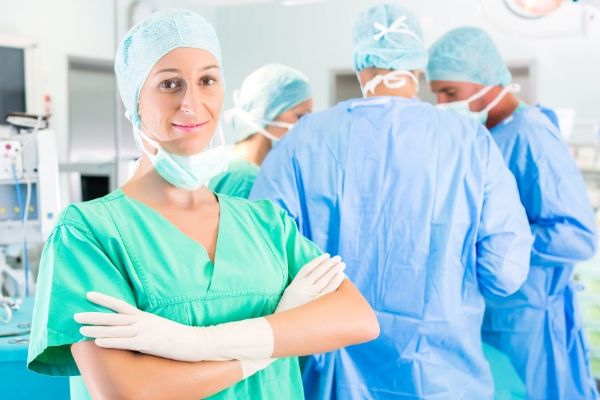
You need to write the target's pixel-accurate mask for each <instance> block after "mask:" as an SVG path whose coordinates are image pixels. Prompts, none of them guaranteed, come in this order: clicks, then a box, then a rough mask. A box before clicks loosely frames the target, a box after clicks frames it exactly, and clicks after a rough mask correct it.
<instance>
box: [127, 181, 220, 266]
mask: <svg viewBox="0 0 600 400" xmlns="http://www.w3.org/2000/svg"><path fill="white" fill-rule="evenodd" d="M116 191H117V192H118V193H119V194H120V195H121V196H122V197H123V198H124V199H126V200H127V201H130V202H132V203H134V204H136V205H138V206H140V207H142V208H144V209H145V210H147V211H148V213H149V214H152V215H153V216H154V217H155V218H156V219H158V220H159V221H161V223H163V224H165V225H168V226H169V227H170V228H171V229H172V230H175V231H177V232H178V233H179V235H180V236H182V237H183V238H184V239H185V240H186V241H188V242H190V243H192V244H193V245H195V246H196V247H198V248H199V249H200V251H201V252H202V253H203V254H204V255H205V256H206V259H207V260H208V262H209V263H210V264H211V265H212V266H213V267H214V266H215V264H216V263H217V259H220V257H219V254H220V251H219V247H220V242H221V231H222V230H223V216H224V215H226V214H227V213H226V212H225V213H224V212H223V205H224V204H225V203H226V201H223V200H224V199H223V198H221V197H220V196H219V194H217V193H215V192H212V193H213V194H214V195H215V197H216V198H217V202H218V203H219V222H218V224H217V240H216V243H215V258H214V260H211V259H210V256H209V254H208V251H207V250H206V248H205V247H204V245H202V243H200V242H198V241H197V240H194V239H192V238H191V237H189V236H188V235H186V234H185V233H184V232H183V231H182V230H181V229H179V227H178V226H177V225H175V224H174V223H173V222H171V221H170V220H169V219H168V218H166V217H165V216H164V215H162V214H161V213H160V212H158V211H157V210H155V209H154V208H152V207H150V206H149V205H148V204H146V203H144V202H143V201H140V200H137V199H135V198H133V197H131V196H128V195H127V194H126V193H125V192H124V191H123V189H122V188H120V187H119V188H117V190H116Z"/></svg>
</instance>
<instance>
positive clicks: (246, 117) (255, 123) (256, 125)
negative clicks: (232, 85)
mask: <svg viewBox="0 0 600 400" xmlns="http://www.w3.org/2000/svg"><path fill="white" fill-rule="evenodd" d="M232 113H234V114H235V115H236V116H237V117H239V118H240V119H241V120H242V121H244V122H245V123H246V124H248V125H250V126H251V127H252V128H253V129H255V130H256V132H258V133H260V134H261V135H263V136H264V137H266V138H267V139H270V140H271V143H272V144H273V145H275V143H277V142H279V141H280V140H281V138H278V137H277V136H275V135H273V134H272V133H271V132H269V131H268V130H266V129H265V128H264V125H269V126H275V127H277V128H284V129H287V130H288V131H289V130H290V129H292V128H293V127H294V125H295V124H292V123H289V122H283V121H266V120H262V119H259V120H257V119H256V117H254V116H253V115H252V114H250V113H249V112H247V111H245V110H243V109H241V108H239V107H236V108H234V109H233V110H232Z"/></svg>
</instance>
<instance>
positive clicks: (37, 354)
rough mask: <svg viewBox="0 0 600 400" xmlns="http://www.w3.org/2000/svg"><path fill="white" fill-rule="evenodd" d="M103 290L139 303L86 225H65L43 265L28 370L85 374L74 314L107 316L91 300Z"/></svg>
mask: <svg viewBox="0 0 600 400" xmlns="http://www.w3.org/2000/svg"><path fill="white" fill-rule="evenodd" d="M93 290H95V291H101V292H102V293H106V294H108V295H111V296H115V297H118V298H120V299H123V300H125V301H127V302H129V303H130V304H135V301H134V299H133V294H132V290H131V286H130V285H129V284H128V280H127V279H126V277H125V274H124V273H123V271H122V270H120V269H119V268H118V267H117V266H116V265H115V263H113V262H112V261H111V258H110V257H109V255H108V254H107V252H106V251H105V250H104V249H103V248H102V246H101V245H100V244H99V243H98V241H97V240H96V239H95V236H94V235H93V234H92V233H91V232H90V231H89V229H88V228H86V227H84V226H81V227H80V226H73V225H67V224H60V223H59V225H58V226H57V227H56V228H55V230H54V232H53V233H52V235H51V236H50V238H49V239H48V241H47V242H46V245H45V247H44V250H43V252H42V257H41V261H40V270H39V274H38V281H37V293H36V299H35V307H34V311H33V322H32V328H31V335H30V344H29V354H28V360H27V365H28V368H29V369H31V370H32V371H35V372H38V373H42V374H47V375H79V370H78V369H77V365H76V364H75V361H74V360H73V357H72V355H71V349H70V345H71V344H73V343H77V342H80V341H83V340H86V338H85V337H84V336H82V335H81V334H80V333H79V328H80V325H79V324H78V323H76V322H75V320H74V319H73V314H75V313H77V312H83V311H104V312H105V311H106V309H103V308H102V307H99V306H96V305H94V304H92V303H90V302H89V301H88V300H87V299H86V293H87V292H89V291H93Z"/></svg>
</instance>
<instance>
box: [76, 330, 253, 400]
mask: <svg viewBox="0 0 600 400" xmlns="http://www.w3.org/2000/svg"><path fill="white" fill-rule="evenodd" d="M71 352H72V353H73V357H74V358H75V361H76V362H77V366H78V367H79V370H80V372H81V374H82V376H83V379H84V381H85V384H86V387H87V389H88V391H89V392H90V395H91V397H92V399H94V400H96V399H99V400H104V399H111V400H113V399H151V400H162V399H181V400H185V399H190V400H192V399H193V400H197V399H200V398H204V397H208V396H211V395H213V394H215V393H217V392H220V391H221V390H223V389H225V388H227V387H229V386H231V385H233V384H235V383H236V382H238V381H240V380H241V379H242V369H241V366H240V362H239V361H225V362H195V363H190V362H181V361H173V360H168V359H165V358H160V357H154V356H149V355H146V354H141V353H135V352H132V351H126V350H114V349H103V348H101V347H98V346H96V345H95V344H94V342H91V341H88V342H80V343H77V344H74V345H73V346H71Z"/></svg>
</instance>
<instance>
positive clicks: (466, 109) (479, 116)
mask: <svg viewBox="0 0 600 400" xmlns="http://www.w3.org/2000/svg"><path fill="white" fill-rule="evenodd" d="M492 88H494V86H486V87H484V88H483V89H481V90H480V91H479V92H477V93H475V94H474V95H472V96H471V97H469V98H468V99H465V100H459V101H452V102H450V103H443V104H438V105H437V107H438V108H440V109H442V110H448V111H453V112H455V113H458V114H461V115H465V116H467V117H470V118H473V119H475V120H477V121H479V122H480V123H482V124H485V123H486V122H487V119H488V114H489V112H490V110H491V109H493V108H494V107H496V106H497V105H498V103H500V101H501V100H502V99H503V98H504V96H506V94H507V93H516V92H518V91H519V90H521V87H520V86H519V85H518V84H516V83H513V84H510V85H508V86H506V87H505V88H504V89H502V91H501V92H500V93H499V94H498V96H496V98H495V99H494V100H492V101H491V102H490V104H488V105H487V106H485V108H484V109H483V110H481V111H471V107H470V104H471V103H472V102H473V101H475V100H477V99H479V98H481V97H482V96H485V94H486V93H487V92H489V91H490V90H492Z"/></svg>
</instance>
